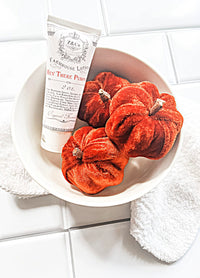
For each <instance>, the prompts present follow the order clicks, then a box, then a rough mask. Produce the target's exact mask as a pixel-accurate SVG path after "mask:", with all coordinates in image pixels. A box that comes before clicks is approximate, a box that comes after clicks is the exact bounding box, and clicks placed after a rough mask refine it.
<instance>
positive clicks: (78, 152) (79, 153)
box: [72, 148, 83, 159]
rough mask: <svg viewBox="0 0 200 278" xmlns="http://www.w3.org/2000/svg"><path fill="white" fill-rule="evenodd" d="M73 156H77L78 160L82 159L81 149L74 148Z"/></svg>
mask: <svg viewBox="0 0 200 278" xmlns="http://www.w3.org/2000/svg"><path fill="white" fill-rule="evenodd" d="M72 154H73V156H76V158H77V159H82V156H83V152H82V151H81V150H80V149H79V148H74V149H73V151H72Z"/></svg>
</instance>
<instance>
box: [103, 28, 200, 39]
mask: <svg viewBox="0 0 200 278" xmlns="http://www.w3.org/2000/svg"><path fill="white" fill-rule="evenodd" d="M194 30H200V26H185V27H180V28H173V27H172V28H158V29H149V30H145V29H143V30H135V31H126V32H123V31H121V32H119V33H117V32H113V33H109V34H108V35H107V36H109V37H115V36H129V35H142V34H143V35H147V34H152V33H153V34H156V33H165V32H182V31H194Z"/></svg>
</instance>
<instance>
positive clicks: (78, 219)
mask: <svg viewBox="0 0 200 278" xmlns="http://www.w3.org/2000/svg"><path fill="white" fill-rule="evenodd" d="M129 217H130V203H127V204H124V205H120V206H114V207H105V208H97V207H85V206H78V205H75V204H72V203H66V214H65V223H66V228H70V227H79V226H82V225H90V224H96V223H103V222H109V221H114V220H118V219H125V218H129Z"/></svg>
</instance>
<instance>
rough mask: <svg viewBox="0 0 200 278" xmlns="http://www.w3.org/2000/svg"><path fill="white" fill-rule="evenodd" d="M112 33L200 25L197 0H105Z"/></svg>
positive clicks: (199, 10)
mask: <svg viewBox="0 0 200 278" xmlns="http://www.w3.org/2000/svg"><path fill="white" fill-rule="evenodd" d="M104 2H105V6H106V9H107V18H108V28H109V30H110V32H111V33H119V32H131V31H141V30H146V31H148V30H156V29H168V28H182V27H191V26H197V25H200V17H199V14H200V2H199V1H197V0H190V1H188V0H168V1H159V0H151V1H147V0H140V1H130V0H123V1H121V0H104Z"/></svg>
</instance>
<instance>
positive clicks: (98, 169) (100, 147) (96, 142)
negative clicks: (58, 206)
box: [62, 126, 128, 194]
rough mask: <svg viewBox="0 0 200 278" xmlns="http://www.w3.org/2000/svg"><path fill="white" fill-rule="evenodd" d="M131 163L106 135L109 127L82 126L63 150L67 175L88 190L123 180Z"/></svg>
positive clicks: (91, 190)
mask: <svg viewBox="0 0 200 278" xmlns="http://www.w3.org/2000/svg"><path fill="white" fill-rule="evenodd" d="M127 163H128V157H127V156H126V155H125V154H124V153H123V152H121V151H120V150H119V149H118V148H117V147H116V146H115V145H114V144H113V142H112V141H111V140H110V139H109V138H108V137H107V136H106V133H105V128H98V129H93V128H92V127H90V126H85V127H82V128H80V129H78V130H77V131H76V132H75V133H74V134H73V136H71V137H70V138H69V140H68V141H67V143H66V144H65V146H64V147H63V150H62V172H63V175H64V177H65V179H66V180H67V181H68V182H70V183H71V184H73V185H75V186H77V187H78V188H79V189H81V190H82V191H83V192H85V193H88V194H95V193H97V192H99V191H101V190H103V189H104V188H106V187H108V186H113V185H117V184H119V183H121V182H122V180H123V176H124V167H125V166H126V164H127Z"/></svg>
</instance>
